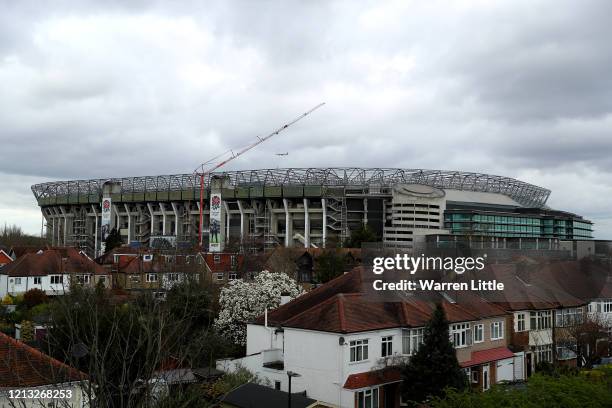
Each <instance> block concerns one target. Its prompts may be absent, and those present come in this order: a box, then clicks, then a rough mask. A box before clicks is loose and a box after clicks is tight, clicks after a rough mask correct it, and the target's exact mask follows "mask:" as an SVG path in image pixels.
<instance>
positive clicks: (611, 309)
mask: <svg viewBox="0 0 612 408" xmlns="http://www.w3.org/2000/svg"><path fill="white" fill-rule="evenodd" d="M601 310H602V312H604V313H612V301H608V302H602V304H601Z"/></svg>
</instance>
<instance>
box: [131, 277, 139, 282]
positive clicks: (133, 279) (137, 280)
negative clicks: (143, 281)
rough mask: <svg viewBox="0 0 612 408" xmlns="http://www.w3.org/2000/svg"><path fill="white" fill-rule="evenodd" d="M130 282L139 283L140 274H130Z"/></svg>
mask: <svg viewBox="0 0 612 408" xmlns="http://www.w3.org/2000/svg"><path fill="white" fill-rule="evenodd" d="M130 282H132V283H140V276H138V275H130Z"/></svg>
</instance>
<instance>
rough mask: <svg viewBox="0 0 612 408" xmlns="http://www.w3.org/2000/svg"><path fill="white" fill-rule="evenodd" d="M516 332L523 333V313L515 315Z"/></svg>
mask: <svg viewBox="0 0 612 408" xmlns="http://www.w3.org/2000/svg"><path fill="white" fill-rule="evenodd" d="M516 331H517V332H522V331H525V313H517V315H516Z"/></svg>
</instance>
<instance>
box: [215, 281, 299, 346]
mask: <svg viewBox="0 0 612 408" xmlns="http://www.w3.org/2000/svg"><path fill="white" fill-rule="evenodd" d="M302 293H303V290H302V289H301V288H300V287H299V286H298V284H297V283H296V282H295V280H293V279H291V278H290V277H289V276H287V275H286V274H284V273H273V272H268V271H263V272H260V273H259V274H258V275H257V276H256V277H255V280H254V281H253V282H245V281H243V280H242V279H237V280H234V281H232V282H230V283H229V285H228V286H226V287H225V288H223V289H222V290H221V295H220V296H219V306H220V311H219V317H218V318H217V319H216V320H215V327H216V329H217V331H218V332H219V333H220V334H221V335H223V336H226V337H227V338H228V339H230V340H231V341H233V342H234V343H235V344H238V345H242V346H244V345H246V323H247V322H249V321H251V320H253V319H255V318H257V317H259V316H261V315H262V314H263V313H264V311H265V310H266V309H274V308H276V307H278V306H279V304H280V298H281V295H287V296H289V297H291V298H296V297H298V296H299V295H301V294H302Z"/></svg>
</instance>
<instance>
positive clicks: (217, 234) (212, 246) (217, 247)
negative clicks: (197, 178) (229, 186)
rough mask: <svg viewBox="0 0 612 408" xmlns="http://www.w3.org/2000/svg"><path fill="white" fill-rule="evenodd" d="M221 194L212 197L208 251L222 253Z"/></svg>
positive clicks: (213, 194) (214, 194)
mask: <svg viewBox="0 0 612 408" xmlns="http://www.w3.org/2000/svg"><path fill="white" fill-rule="evenodd" d="M221 240H222V237H221V194H219V193H212V194H211V195H210V226H209V230H208V250H209V251H210V252H221Z"/></svg>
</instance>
